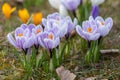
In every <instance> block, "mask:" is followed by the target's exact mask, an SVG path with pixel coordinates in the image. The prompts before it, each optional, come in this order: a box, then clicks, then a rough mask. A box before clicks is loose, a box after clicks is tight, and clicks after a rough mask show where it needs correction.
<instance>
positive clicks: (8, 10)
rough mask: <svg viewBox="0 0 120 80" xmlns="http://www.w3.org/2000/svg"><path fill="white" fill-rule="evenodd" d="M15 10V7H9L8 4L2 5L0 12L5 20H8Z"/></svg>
mask: <svg viewBox="0 0 120 80" xmlns="http://www.w3.org/2000/svg"><path fill="white" fill-rule="evenodd" d="M15 10H16V7H13V8H12V7H11V6H10V5H9V4H8V3H4V4H3V6H2V12H3V14H4V15H5V17H6V18H8V19H9V18H10V17H11V14H12V13H13V12H14V11H15Z"/></svg>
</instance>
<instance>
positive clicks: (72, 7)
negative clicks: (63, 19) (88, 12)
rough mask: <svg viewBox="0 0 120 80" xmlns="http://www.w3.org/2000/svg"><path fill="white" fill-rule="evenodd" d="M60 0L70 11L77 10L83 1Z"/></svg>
mask: <svg viewBox="0 0 120 80" xmlns="http://www.w3.org/2000/svg"><path fill="white" fill-rule="evenodd" d="M60 1H61V2H62V4H63V5H64V6H65V7H66V8H67V9H68V10H70V11H75V10H76V9H77V7H78V6H79V5H80V2H81V0H60Z"/></svg>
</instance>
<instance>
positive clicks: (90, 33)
mask: <svg viewBox="0 0 120 80" xmlns="http://www.w3.org/2000/svg"><path fill="white" fill-rule="evenodd" d="M76 31H77V33H78V34H79V35H80V36H81V37H82V38H84V39H86V40H88V41H91V40H97V39H98V38H99V37H100V33H98V27H97V24H96V22H95V20H94V19H93V17H92V16H90V18H89V20H88V21H84V22H83V23H82V27H81V26H79V25H78V26H76Z"/></svg>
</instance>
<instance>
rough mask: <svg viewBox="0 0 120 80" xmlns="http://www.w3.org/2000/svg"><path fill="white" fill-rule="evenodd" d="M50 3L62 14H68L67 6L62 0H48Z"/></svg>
mask: <svg viewBox="0 0 120 80" xmlns="http://www.w3.org/2000/svg"><path fill="white" fill-rule="evenodd" d="M48 1H49V3H50V5H51V6H52V7H53V8H55V9H57V10H58V11H59V13H60V14H61V15H62V16H67V15H68V11H67V9H66V8H65V6H64V5H63V4H62V3H61V2H60V0H48Z"/></svg>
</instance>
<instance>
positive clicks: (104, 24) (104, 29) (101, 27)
mask: <svg viewBox="0 0 120 80" xmlns="http://www.w3.org/2000/svg"><path fill="white" fill-rule="evenodd" d="M95 21H96V23H97V25H98V32H99V33H100V36H101V37H104V36H106V35H107V34H108V33H109V32H110V30H111V28H112V26H113V20H112V18H111V17H108V18H106V19H105V20H104V19H103V18H102V17H100V16H98V17H96V18H95Z"/></svg>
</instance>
